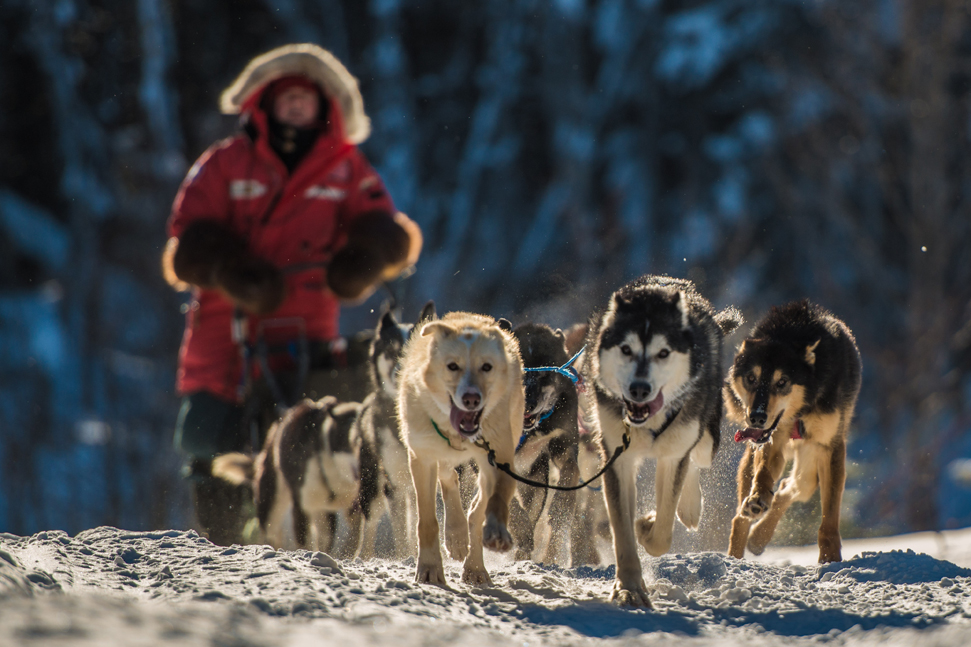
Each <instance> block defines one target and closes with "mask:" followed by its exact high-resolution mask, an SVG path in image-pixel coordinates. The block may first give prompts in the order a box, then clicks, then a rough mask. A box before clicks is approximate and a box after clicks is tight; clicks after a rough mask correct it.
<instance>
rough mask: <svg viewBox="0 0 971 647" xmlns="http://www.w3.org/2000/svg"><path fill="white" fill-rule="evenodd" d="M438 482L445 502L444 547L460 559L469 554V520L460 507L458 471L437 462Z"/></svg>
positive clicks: (460, 496) (451, 555) (453, 557)
mask: <svg viewBox="0 0 971 647" xmlns="http://www.w3.org/2000/svg"><path fill="white" fill-rule="evenodd" d="M438 482H439V483H441V485H442V502H443V503H444V504H445V548H446V549H447V550H448V554H449V556H450V557H451V558H452V559H454V560H458V561H462V560H463V559H465V558H466V557H468V555H469V522H468V519H467V518H466V516H465V510H464V509H463V508H462V495H461V493H460V492H459V475H458V472H456V471H455V469H454V468H452V466H450V465H442V464H439V466H438Z"/></svg>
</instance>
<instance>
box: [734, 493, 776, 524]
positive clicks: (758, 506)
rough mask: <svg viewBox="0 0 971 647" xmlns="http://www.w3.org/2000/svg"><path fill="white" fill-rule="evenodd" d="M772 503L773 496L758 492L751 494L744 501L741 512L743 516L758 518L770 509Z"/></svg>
mask: <svg viewBox="0 0 971 647" xmlns="http://www.w3.org/2000/svg"><path fill="white" fill-rule="evenodd" d="M770 505H772V497H771V496H769V497H764V496H759V495H758V494H751V495H749V497H748V498H747V499H745V501H743V502H742V508H741V513H742V516H743V517H747V518H749V519H758V518H759V517H761V516H762V515H764V514H765V513H766V511H768V509H769V506H770Z"/></svg>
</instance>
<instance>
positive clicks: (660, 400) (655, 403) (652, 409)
mask: <svg viewBox="0 0 971 647" xmlns="http://www.w3.org/2000/svg"><path fill="white" fill-rule="evenodd" d="M663 406H664V392H662V391H658V392H657V397H656V398H654V399H653V400H651V401H650V402H648V403H647V417H648V418H650V417H651V416H653V415H654V414H655V413H657V412H658V411H660V410H661V407H663Z"/></svg>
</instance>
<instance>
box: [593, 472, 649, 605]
mask: <svg viewBox="0 0 971 647" xmlns="http://www.w3.org/2000/svg"><path fill="white" fill-rule="evenodd" d="M636 470H637V465H636V461H635V460H634V459H633V458H631V457H628V456H622V457H621V458H620V459H618V460H617V461H615V462H614V464H613V465H612V466H611V467H610V468H609V469H608V470H607V471H606V472H604V500H605V501H606V504H607V516H608V517H609V518H610V529H611V531H612V533H613V538H614V559H615V561H616V563H617V574H616V579H615V580H614V586H613V590H612V591H611V592H610V600H611V601H612V602H616V603H617V604H619V605H621V606H633V607H637V606H640V607H647V608H648V609H650V608H651V599H650V597H648V595H647V588H646V587H645V586H644V575H643V572H642V570H641V559H640V556H638V554H637V539H636V537H635V536H634V515H635V514H636V510H637V482H636V480H635V478H634V477H635V473H636Z"/></svg>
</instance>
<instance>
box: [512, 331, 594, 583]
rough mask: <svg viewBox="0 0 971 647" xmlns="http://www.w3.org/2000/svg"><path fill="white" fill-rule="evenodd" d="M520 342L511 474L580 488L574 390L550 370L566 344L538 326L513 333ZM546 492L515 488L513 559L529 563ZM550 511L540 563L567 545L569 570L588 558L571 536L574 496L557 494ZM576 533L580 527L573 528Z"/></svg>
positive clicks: (562, 361) (577, 539) (565, 358)
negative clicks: (521, 406) (522, 400)
mask: <svg viewBox="0 0 971 647" xmlns="http://www.w3.org/2000/svg"><path fill="white" fill-rule="evenodd" d="M513 334H514V335H515V336H516V339H518V340H519V351H520V353H521V354H522V358H523V367H524V368H525V369H526V372H525V373H524V375H523V385H524V387H525V391H526V410H525V414H524V417H523V435H522V437H521V438H520V440H519V444H518V445H517V447H516V471H517V473H519V474H522V475H524V476H526V478H528V479H530V480H532V481H538V482H541V483H550V476H551V472H556V473H558V477H557V480H556V483H557V484H558V485H561V486H573V485H576V484H577V483H578V482H579V476H580V469H579V466H578V463H577V451H578V445H579V442H580V436H579V431H578V425H577V390H576V387H575V386H574V383H573V381H571V379H570V378H568V377H567V376H566V375H563V374H561V373H558V372H556V371H551V370H543V371H536V370H530V369H537V368H552V367H561V366H563V365H565V364H566V363H567V362H568V361H569V359H570V355H568V354H567V350H566V339H565V337H564V335H563V333H562V332H561V331H559V330H553V329H552V328H550V327H549V326H546V325H543V324H532V323H530V324H523V325H521V326H517V327H516V328H515V330H513ZM549 492H550V490H546V489H542V488H536V487H530V486H528V485H520V486H519V487H518V488H517V492H516V500H517V502H518V505H515V504H514V505H513V507H512V508H511V510H510V515H511V516H510V530H511V531H512V534H513V538H514V539H515V541H516V559H531V558H533V552H534V550H535V546H536V544H537V542H536V539H537V538H538V536H539V535H540V534H541V533H542V531H543V524H541V518H542V514H543V511H544V510H545V509H546V503H547V499H548V498H550V497H548V494H549ZM551 498H552V500H551V502H550V506H549V513H548V516H549V519H548V521H549V529H550V540H549V542H548V543H547V545H546V550H545V552H544V556H543V557H542V558H541V559H540V561H542V562H544V563H547V564H550V563H554V562H557V561H558V559H557V558H558V557H559V555H560V553H561V552H562V550H563V548H564V546H565V544H566V541H567V540H568V539H569V540H570V545H571V554H572V555H573V556H574V560H573V561H574V566H576V565H578V563H579V560H578V558H576V556H577V555H578V554H584V555H585V554H586V553H587V552H588V550H587V548H586V547H585V546H584V545H583V544H584V540H585V538H584V537H578V536H576V535H575V533H573V527H574V523H573V522H574V518H575V516H576V515H575V514H574V512H575V506H576V498H577V495H576V492H575V491H556V492H555V493H554V494H553V496H552V497H551ZM576 527H577V528H578V529H579V528H580V525H579V524H576Z"/></svg>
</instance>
